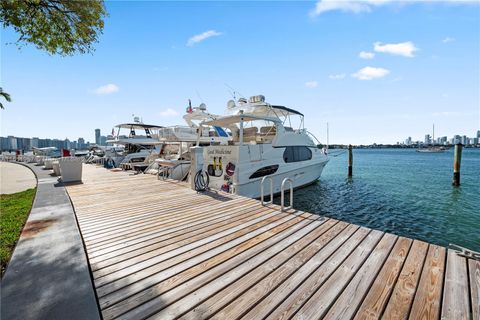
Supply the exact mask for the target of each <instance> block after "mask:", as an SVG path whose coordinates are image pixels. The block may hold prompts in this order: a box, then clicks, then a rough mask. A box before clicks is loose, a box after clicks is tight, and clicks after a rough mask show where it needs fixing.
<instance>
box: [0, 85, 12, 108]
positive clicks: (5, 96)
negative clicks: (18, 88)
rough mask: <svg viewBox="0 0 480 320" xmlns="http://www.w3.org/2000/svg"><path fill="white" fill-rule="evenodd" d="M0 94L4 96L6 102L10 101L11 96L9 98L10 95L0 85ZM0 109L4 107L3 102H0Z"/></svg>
mask: <svg viewBox="0 0 480 320" xmlns="http://www.w3.org/2000/svg"><path fill="white" fill-rule="evenodd" d="M0 96H2V97H4V98H5V100H7V101H8V102H11V101H12V98H10V95H9V94H8V93H6V92H5V91H3V89H2V88H1V87H0ZM0 109H4V108H3V104H2V103H1V102H0Z"/></svg>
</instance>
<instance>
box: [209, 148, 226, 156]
mask: <svg viewBox="0 0 480 320" xmlns="http://www.w3.org/2000/svg"><path fill="white" fill-rule="evenodd" d="M207 152H208V155H216V154H219V155H226V154H229V155H230V154H232V150H218V149H214V150H208V151H207Z"/></svg>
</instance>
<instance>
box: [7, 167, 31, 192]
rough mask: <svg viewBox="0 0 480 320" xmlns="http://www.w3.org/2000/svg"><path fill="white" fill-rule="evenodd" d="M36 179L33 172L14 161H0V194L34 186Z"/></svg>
mask: <svg viewBox="0 0 480 320" xmlns="http://www.w3.org/2000/svg"><path fill="white" fill-rule="evenodd" d="M36 186H37V179H36V178H35V175H34V174H33V172H32V171H31V170H30V169H28V168H26V167H24V166H22V165H20V164H16V163H11V162H0V194H12V193H17V192H21V191H25V190H27V189H31V188H35V187H36Z"/></svg>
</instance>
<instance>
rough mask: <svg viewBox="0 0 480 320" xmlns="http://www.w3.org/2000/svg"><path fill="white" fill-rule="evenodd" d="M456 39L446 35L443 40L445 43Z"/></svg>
mask: <svg viewBox="0 0 480 320" xmlns="http://www.w3.org/2000/svg"><path fill="white" fill-rule="evenodd" d="M453 41H455V38H450V37H446V38H444V39H443V40H442V42H443V43H449V42H453Z"/></svg>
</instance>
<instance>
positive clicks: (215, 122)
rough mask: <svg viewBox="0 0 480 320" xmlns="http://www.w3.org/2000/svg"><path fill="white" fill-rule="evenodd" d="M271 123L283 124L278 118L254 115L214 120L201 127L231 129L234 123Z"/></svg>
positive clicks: (204, 122) (239, 115)
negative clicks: (259, 121) (260, 121)
mask: <svg viewBox="0 0 480 320" xmlns="http://www.w3.org/2000/svg"><path fill="white" fill-rule="evenodd" d="M258 120H264V121H271V122H274V123H276V124H281V123H282V121H281V120H280V119H278V118H272V117H262V116H257V115H253V114H237V115H232V116H224V117H220V118H217V119H213V120H207V121H203V122H202V123H201V124H200V125H201V126H215V127H229V126H231V125H232V124H234V123H239V122H241V121H244V122H245V121H258Z"/></svg>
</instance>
